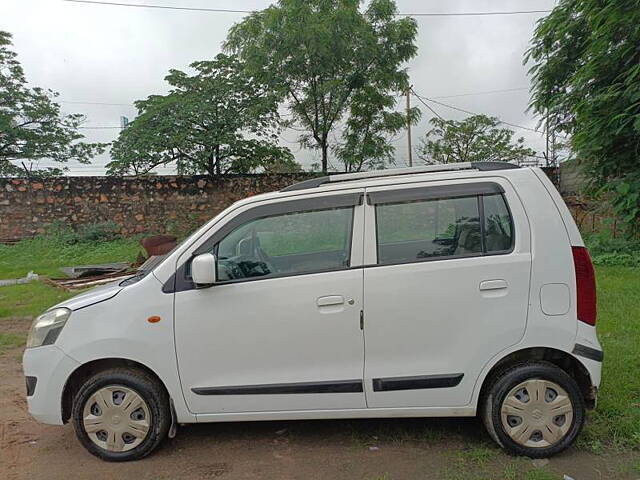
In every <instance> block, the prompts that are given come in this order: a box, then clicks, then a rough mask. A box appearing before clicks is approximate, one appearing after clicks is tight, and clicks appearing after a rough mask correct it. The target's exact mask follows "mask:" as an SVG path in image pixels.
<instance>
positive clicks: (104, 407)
mask: <svg viewBox="0 0 640 480" xmlns="http://www.w3.org/2000/svg"><path fill="white" fill-rule="evenodd" d="M72 417H73V424H74V428H75V431H76V435H77V436H78V438H79V439H80V441H81V442H82V444H83V445H84V447H85V448H86V449H87V450H89V452H91V453H92V454H94V455H96V456H98V457H100V458H102V459H103V460H109V461H126V460H136V459H139V458H142V457H144V456H145V455H148V454H149V453H151V451H152V450H153V449H155V448H156V447H157V446H158V444H159V443H160V442H161V441H162V440H163V439H164V438H165V437H166V435H167V432H168V430H169V426H170V424H171V413H170V410H169V401H168V398H167V394H166V392H165V390H164V387H163V386H162V385H161V384H160V382H158V381H157V380H156V379H155V378H153V377H151V376H150V375H148V374H146V373H144V372H141V371H137V370H129V369H120V368H118V369H112V370H105V371H103V372H100V373H97V374H95V375H94V376H93V377H91V378H89V379H88V380H87V381H86V382H85V384H84V385H83V386H82V387H81V388H80V389H79V390H78V392H77V394H76V396H75V398H74V402H73V412H72Z"/></svg>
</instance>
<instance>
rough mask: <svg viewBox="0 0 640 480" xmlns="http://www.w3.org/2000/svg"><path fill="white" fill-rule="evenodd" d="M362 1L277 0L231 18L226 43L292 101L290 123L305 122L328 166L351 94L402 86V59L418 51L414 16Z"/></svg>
mask: <svg viewBox="0 0 640 480" xmlns="http://www.w3.org/2000/svg"><path fill="white" fill-rule="evenodd" d="M361 3H362V2H361V0H279V1H278V3H277V4H276V5H273V6H271V7H269V8H267V9H265V10H262V11H259V12H255V13H253V14H251V15H249V16H248V17H247V18H245V19H244V20H243V21H242V22H240V23H238V24H236V25H234V26H233V27H232V28H231V31H230V32H229V36H228V39H227V43H226V48H227V49H228V50H229V51H232V52H235V53H237V54H238V55H239V56H240V58H241V59H242V60H243V61H244V62H245V64H246V68H247V70H248V71H249V72H250V74H251V75H254V76H256V77H257V78H260V79H261V81H264V82H265V83H268V84H269V85H271V87H272V88H273V90H274V91H275V92H277V93H278V95H279V96H280V98H281V100H283V101H285V102H287V104H288V106H289V109H290V112H291V115H292V123H295V124H297V125H299V126H301V127H302V130H303V133H302V134H301V135H300V138H299V140H300V143H301V145H302V146H305V147H310V148H315V149H318V150H319V151H320V152H321V162H322V163H321V166H322V170H323V171H327V168H328V155H329V151H330V147H331V145H330V134H331V132H332V131H333V130H334V128H335V127H336V126H337V125H339V124H340V122H341V121H342V120H343V117H344V116H345V114H347V112H349V109H350V107H351V104H352V102H353V101H354V98H355V97H356V96H357V95H358V94H359V93H360V92H362V90H363V89H365V88H370V89H375V90H376V91H377V92H378V93H379V94H390V92H397V91H398V90H400V89H403V88H405V87H406V85H407V83H408V82H407V73H406V71H405V70H404V69H401V68H400V66H401V65H402V64H403V63H404V62H406V61H407V60H409V59H411V58H412V57H414V56H415V55H416V52H417V47H416V45H415V43H414V41H415V37H416V34H417V26H416V22H415V20H414V19H412V18H407V17H403V18H398V17H396V15H395V14H396V13H397V9H396V5H395V3H394V2H393V1H392V0H372V1H371V2H370V3H369V4H368V6H367V8H366V10H365V11H361V10H360V4H361ZM365 99H366V98H365V96H363V95H361V96H360V100H361V101H363V100H365ZM347 141H348V140H347ZM350 157H351V156H350ZM344 158H346V157H344Z"/></svg>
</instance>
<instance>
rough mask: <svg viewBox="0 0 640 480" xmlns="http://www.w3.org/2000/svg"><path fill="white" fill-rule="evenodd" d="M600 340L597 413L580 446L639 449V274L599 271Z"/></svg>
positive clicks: (623, 270) (629, 270)
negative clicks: (602, 353)
mask: <svg viewBox="0 0 640 480" xmlns="http://www.w3.org/2000/svg"><path fill="white" fill-rule="evenodd" d="M596 273H597V281H598V309H599V313H598V316H599V318H598V337H599V339H600V343H601V344H602V347H603V349H604V352H605V358H604V364H603V372H602V384H601V385H600V394H599V395H598V408H596V410H594V411H593V412H590V415H589V419H588V422H587V425H586V428H585V430H584V432H583V433H582V435H581V436H580V437H579V445H580V446H582V447H587V448H589V449H590V450H592V451H595V452H599V451H602V450H603V449H604V448H607V447H614V448H616V449H621V450H626V449H630V448H637V447H640V375H639V374H638V372H640V318H639V317H640V272H639V271H638V269H635V268H624V267H598V268H597V270H596Z"/></svg>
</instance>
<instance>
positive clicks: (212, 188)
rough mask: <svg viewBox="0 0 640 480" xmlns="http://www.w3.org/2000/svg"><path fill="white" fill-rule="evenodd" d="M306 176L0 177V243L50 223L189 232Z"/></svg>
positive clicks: (126, 232)
mask: <svg viewBox="0 0 640 480" xmlns="http://www.w3.org/2000/svg"><path fill="white" fill-rule="evenodd" d="M305 178H308V175H305V174H291V175H242V176H240V175H239V176H229V177H226V178H225V179H224V180H223V181H217V182H214V181H211V180H208V179H207V178H205V177H201V176H193V177H180V176H154V177H147V178H132V177H131V178H127V177H125V178H117V177H60V178H51V179H47V180H45V181H35V180H33V181H30V180H25V179H19V178H0V241H7V240H15V239H19V238H25V237H30V236H33V235H37V234H39V233H43V232H44V231H45V229H46V228H47V227H48V226H50V225H51V224H52V223H54V222H58V223H67V224H69V225H71V226H73V227H77V226H78V225H84V224H92V223H100V222H106V221H113V222H115V223H116V224H117V225H118V226H119V229H120V231H121V233H122V234H124V235H133V234H136V233H143V232H144V233H163V232H165V231H166V230H167V228H168V229H169V230H174V231H180V230H185V229H186V230H188V229H192V228H194V227H195V226H197V225H200V224H202V223H203V222H205V221H206V220H208V219H210V218H211V217H213V216H214V215H216V214H217V213H218V212H220V211H221V210H223V209H224V208H226V207H227V206H228V205H230V204H231V203H233V202H235V201H236V200H239V199H241V198H244V197H247V196H250V195H255V194H258V193H264V192H270V191H274V190H279V189H280V188H282V187H284V186H286V185H290V184H291V183H294V182H297V181H300V180H304V179H305Z"/></svg>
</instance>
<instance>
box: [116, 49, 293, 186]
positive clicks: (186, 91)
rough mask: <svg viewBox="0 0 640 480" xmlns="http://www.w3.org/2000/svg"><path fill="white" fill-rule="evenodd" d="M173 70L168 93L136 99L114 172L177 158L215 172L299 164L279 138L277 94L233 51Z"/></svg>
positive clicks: (181, 165) (147, 168)
mask: <svg viewBox="0 0 640 480" xmlns="http://www.w3.org/2000/svg"><path fill="white" fill-rule="evenodd" d="M191 68H192V69H194V70H195V74H193V75H188V74H187V73H185V72H182V71H179V70H171V71H170V72H169V75H167V77H166V81H167V82H168V83H169V85H170V86H171V89H170V91H169V93H168V94H167V95H152V96H150V97H149V98H147V99H146V100H140V101H138V102H136V107H137V109H138V116H137V117H136V118H135V120H133V121H132V122H131V123H130V124H129V126H127V127H126V128H125V129H124V130H123V131H122V133H121V134H120V136H119V137H118V139H117V140H116V142H114V145H113V148H112V150H111V155H112V157H113V159H114V160H113V161H112V162H111V163H109V164H108V173H109V174H111V175H118V174H120V175H121V174H126V173H134V174H136V175H142V174H148V173H149V172H151V171H152V170H153V169H154V168H156V167H158V166H161V165H167V164H169V163H172V162H175V164H176V167H177V171H178V173H179V174H181V175H182V174H188V175H194V174H207V175H209V176H210V177H212V178H215V177H218V176H220V175H224V174H229V173H249V172H252V171H255V170H257V169H264V170H267V171H270V172H274V171H296V169H297V168H298V167H297V164H296V163H295V162H294V161H293V155H292V154H291V152H290V151H289V150H288V149H286V148H282V147H280V146H278V145H277V138H278V122H279V116H278V112H277V97H276V96H275V95H274V94H273V92H272V91H271V89H270V88H268V86H266V85H265V84H263V83H260V82H258V81H256V80H255V79H254V78H252V77H250V76H247V75H245V73H244V71H243V69H242V68H241V64H240V62H239V61H238V59H237V58H236V57H234V56H227V55H223V54H220V55H218V56H216V57H215V59H214V60H211V61H201V62H195V63H193V64H191Z"/></svg>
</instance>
